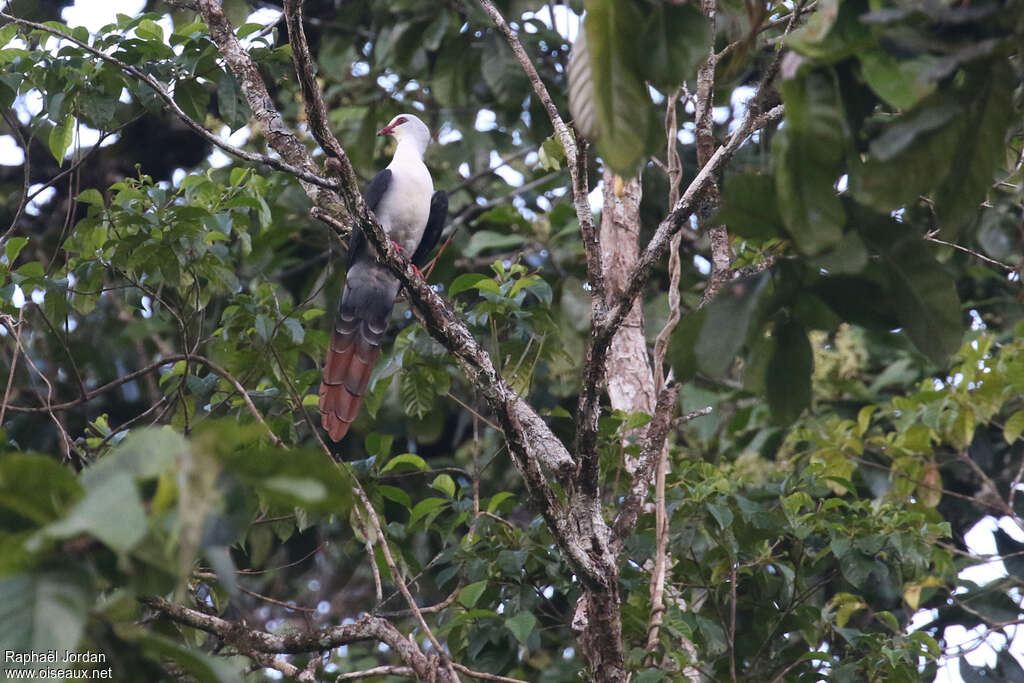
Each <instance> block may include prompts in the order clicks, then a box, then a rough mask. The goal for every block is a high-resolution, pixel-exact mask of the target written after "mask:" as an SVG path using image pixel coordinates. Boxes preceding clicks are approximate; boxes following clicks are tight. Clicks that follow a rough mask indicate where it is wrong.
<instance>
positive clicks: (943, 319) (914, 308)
mask: <svg viewBox="0 0 1024 683" xmlns="http://www.w3.org/2000/svg"><path fill="white" fill-rule="evenodd" d="M851 210H852V211H854V213H855V214H856V218H855V222H856V224H857V226H858V230H859V232H860V234H861V236H862V237H863V238H864V241H865V242H866V243H867V244H868V246H869V247H871V248H872V250H873V251H875V252H878V253H880V254H881V256H882V258H881V264H880V265H881V271H882V273H883V274H884V275H883V277H886V278H888V280H889V287H888V289H887V291H886V292H885V296H886V298H887V299H888V300H889V301H891V302H892V307H893V310H894V312H895V313H896V317H897V318H898V319H899V322H900V325H901V326H902V327H903V328H904V329H905V330H906V332H907V336H908V337H910V341H912V342H913V343H914V346H916V347H917V348H918V350H920V351H921V352H922V353H923V354H924V355H926V356H928V358H929V359H931V361H932V362H934V363H935V364H936V365H939V366H942V367H944V366H945V365H946V364H947V363H948V362H949V357H950V356H951V355H952V354H953V353H955V352H956V351H957V349H959V348H960V342H961V338H962V336H963V320H962V315H961V312H960V298H959V296H958V295H957V291H956V281H955V280H954V279H953V277H952V276H951V275H950V274H949V273H948V272H947V271H946V269H945V268H944V267H943V266H941V265H940V264H939V263H938V262H937V261H936V260H935V257H934V256H933V255H932V254H933V250H932V248H931V247H929V246H928V244H927V243H926V242H925V241H924V240H923V239H921V237H920V235H919V234H918V233H917V231H916V230H914V229H913V228H912V227H910V226H908V225H905V224H903V223H899V222H897V221H895V220H893V219H892V218H890V217H888V216H884V215H879V214H874V215H872V214H871V213H870V212H866V211H864V210H863V209H860V208H857V207H856V206H854V205H851Z"/></svg>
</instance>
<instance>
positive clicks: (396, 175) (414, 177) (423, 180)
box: [377, 155, 434, 256]
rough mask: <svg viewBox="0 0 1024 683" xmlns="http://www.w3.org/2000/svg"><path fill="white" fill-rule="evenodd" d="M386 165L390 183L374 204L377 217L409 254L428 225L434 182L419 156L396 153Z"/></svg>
mask: <svg viewBox="0 0 1024 683" xmlns="http://www.w3.org/2000/svg"><path fill="white" fill-rule="evenodd" d="M388 168H389V169H391V183H390V185H389V186H388V189H387V191H386V192H385V193H384V196H383V197H382V198H381V201H380V205H379V206H378V207H377V217H378V218H379V219H380V221H381V225H382V226H383V227H384V229H385V230H386V231H387V233H388V236H389V237H390V238H391V239H392V240H393V241H395V242H397V243H398V244H400V245H401V246H402V247H403V248H404V249H405V250H406V252H407V255H409V256H411V255H412V252H413V251H415V249H416V247H417V245H418V244H419V242H420V238H421V237H422V235H423V230H424V228H426V226H427V216H428V215H429V214H430V197H431V196H432V195H433V193H434V183H433V181H432V180H431V178H430V172H429V171H428V170H427V167H426V166H425V165H424V164H423V161H421V160H420V159H401V158H399V157H398V156H397V155H396V157H395V159H394V160H393V161H392V162H391V163H390V164H389V165H388Z"/></svg>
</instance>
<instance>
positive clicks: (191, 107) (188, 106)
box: [174, 79, 210, 124]
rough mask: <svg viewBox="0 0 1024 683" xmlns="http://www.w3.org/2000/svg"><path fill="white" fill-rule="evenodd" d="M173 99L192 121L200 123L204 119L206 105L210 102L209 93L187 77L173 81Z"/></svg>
mask: <svg viewBox="0 0 1024 683" xmlns="http://www.w3.org/2000/svg"><path fill="white" fill-rule="evenodd" d="M174 101H175V102H177V104H178V106H179V107H181V110H182V111H183V112H185V115H186V116H188V117H189V118H190V119H192V120H193V121H196V122H198V123H200V124H201V123H203V122H204V121H205V120H206V106H207V105H208V104H209V103H210V93H209V92H208V91H207V90H206V88H204V87H203V86H202V85H200V83H199V82H198V81H195V80H192V79H189V80H183V81H178V82H177V83H175V84H174Z"/></svg>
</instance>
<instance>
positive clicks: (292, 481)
mask: <svg viewBox="0 0 1024 683" xmlns="http://www.w3.org/2000/svg"><path fill="white" fill-rule="evenodd" d="M263 486H265V487H266V488H267V489H269V490H271V491H276V492H278V493H283V494H285V495H287V496H291V497H293V498H296V499H298V500H301V501H303V502H305V503H318V502H320V501H323V500H324V499H325V498H326V497H327V489H326V487H325V486H324V485H323V483H322V482H319V481H317V480H316V479H311V478H309V477H268V478H267V479H265V480H264V482H263Z"/></svg>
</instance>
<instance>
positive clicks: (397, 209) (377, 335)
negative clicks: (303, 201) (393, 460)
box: [320, 114, 448, 441]
mask: <svg viewBox="0 0 1024 683" xmlns="http://www.w3.org/2000/svg"><path fill="white" fill-rule="evenodd" d="M377 135H390V136H392V137H394V138H395V140H397V142H398V145H397V147H396V148H395V154H394V157H392V159H391V163H390V164H388V165H387V168H385V169H383V170H382V171H380V172H379V173H377V175H375V176H374V177H373V180H371V181H370V185H369V187H368V188H367V190H366V194H365V197H364V199H365V201H366V205H367V207H369V209H370V210H371V211H373V213H374V214H375V215H376V216H377V220H378V221H380V224H381V227H383V228H384V231H385V232H386V233H387V234H388V238H389V239H390V240H391V241H392V243H393V244H394V245H395V246H396V247H397V248H398V249H399V250H400V251H403V252H405V253H407V254H409V253H411V254H412V263H413V267H414V268H416V270H417V271H418V270H419V266H420V265H422V264H423V262H424V261H425V259H426V257H427V255H428V254H429V253H430V252H431V251H432V250H433V248H434V246H435V245H436V244H437V241H438V239H439V238H440V237H441V230H442V229H443V228H444V222H445V218H446V217H447V215H448V194H447V193H446V192H445V191H444V190H438V191H436V192H435V191H434V183H433V179H432V178H431V177H430V171H428V170H427V167H426V165H425V164H424V163H423V154H424V152H426V150H427V145H428V144H429V143H430V129H429V128H427V125H426V124H425V123H423V121H421V120H420V119H419V118H418V117H417V116H415V115H413V114H399V115H398V116H396V117H394V118H393V119H391V122H390V123H388V125H386V126H384V128H382V129H381V130H380V131H378V132H377ZM373 252H374V248H373V246H372V245H370V244H368V243H367V242H366V240H365V238H364V237H363V233H362V231H361V230H354V231H353V232H352V237H351V239H350V240H349V247H348V272H347V274H346V276H345V286H344V289H343V290H342V292H341V300H340V302H339V304H338V315H337V317H336V319H335V323H334V329H333V331H332V332H331V341H330V344H329V345H328V347H327V358H326V360H325V361H324V367H323V374H322V380H321V383H320V424H321V425H322V426H323V428H324V429H325V430H326V431H327V434H328V436H330V438H331V440H332V441H341V439H342V438H344V436H345V434H346V433H347V432H348V429H349V427H350V426H351V425H352V422H353V421H354V420H355V419H356V416H357V415H359V405H360V403H362V399H363V394H364V393H365V392H366V387H367V385H368V384H369V381H370V373H371V372H372V371H373V367H374V365H375V364H376V362H377V357H378V356H380V347H381V344H382V342H383V340H384V335H385V334H386V332H387V329H388V319H389V318H390V317H391V309H392V308H393V307H394V305H395V296H396V295H397V294H398V288H399V281H398V278H396V277H395V276H394V275H392V274H391V273H390V271H388V269H387V268H385V267H384V266H383V265H381V264H380V263H378V262H377V259H376V258H375V256H374V253H373Z"/></svg>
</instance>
